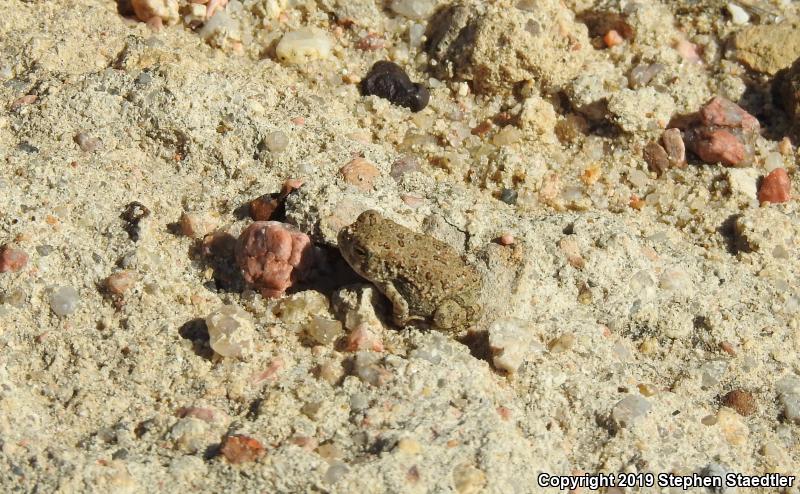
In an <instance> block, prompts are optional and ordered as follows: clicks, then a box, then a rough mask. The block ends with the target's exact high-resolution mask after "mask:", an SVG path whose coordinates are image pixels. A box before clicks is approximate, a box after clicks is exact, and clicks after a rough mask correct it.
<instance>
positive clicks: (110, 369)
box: [0, 0, 800, 493]
mask: <svg viewBox="0 0 800 494" xmlns="http://www.w3.org/2000/svg"><path fill="white" fill-rule="evenodd" d="M400 3H403V2H400ZM406 3H407V4H409V5H412V4H413V5H416V4H417V3H418V4H419V5H420V8H423V7H424V8H426V9H428V10H426V13H424V14H423V15H422V16H421V17H420V18H418V19H408V18H406V17H405V16H404V15H400V14H398V13H397V11H398V9H399V10H402V8H400V7H397V8H394V10H392V8H390V7H392V6H391V5H389V4H387V5H383V4H381V3H380V2H368V1H363V0H358V1H353V2H345V1H338V0H319V1H317V2H313V1H305V2H304V1H300V0H298V1H294V2H288V3H287V2H281V1H267V0H246V1H242V2H236V1H233V2H232V3H230V4H229V5H228V7H227V10H226V11H225V12H224V13H223V14H221V15H222V17H220V14H218V19H217V21H215V23H214V24H211V25H210V26H209V25H208V24H207V25H206V27H205V28H203V29H200V28H199V24H200V22H199V21H197V20H192V19H188V18H187V19H180V20H178V22H177V24H174V25H165V26H164V27H163V28H162V29H161V30H160V31H157V32H154V31H153V30H151V28H150V27H148V25H146V24H145V23H143V22H140V21H138V20H136V19H135V18H132V17H125V16H123V15H120V12H119V11H118V6H117V4H116V2H113V1H101V0H78V1H74V2H66V1H60V0H52V1H21V0H0V10H2V12H3V13H4V15H3V16H2V19H0V245H3V244H6V245H9V246H11V247H13V248H14V249H19V250H22V251H24V252H25V253H26V254H27V255H28V257H29V260H28V262H27V263H26V264H25V266H24V267H22V269H20V270H19V271H16V272H6V273H0V302H2V303H0V488H2V490H3V491H4V492H162V491H163V492H178V491H185V490H187V489H201V490H203V491H206V492H341V493H350V492H365V493H384V492H385V493H389V492H419V493H423V492H433V493H439V492H459V493H478V492H491V493H494V492H497V493H500V492H502V493H510V492H515V493H528V492H531V493H533V492H559V490H558V489H555V488H544V487H541V486H540V485H539V484H538V483H537V482H538V476H539V474H540V473H549V474H551V475H569V474H573V475H582V474H584V473H588V474H596V473H600V472H604V473H609V474H619V473H631V474H642V475H645V474H648V473H652V474H654V475H658V474H659V473H673V474H676V475H691V474H693V473H697V474H698V475H706V476H708V475H724V472H730V473H741V474H744V475H763V474H766V473H781V474H786V475H796V474H797V472H800V435H798V432H800V431H799V430H798V428H799V427H800V361H799V360H798V351H800V210H799V208H798V202H797V200H796V199H792V200H790V201H788V202H785V203H782V204H764V205H760V204H759V201H758V200H757V199H756V190H757V187H758V184H759V183H760V180H761V177H763V176H765V175H766V174H767V173H768V172H769V171H771V170H772V169H774V168H777V167H783V168H785V169H786V170H787V172H788V175H789V177H790V181H791V186H792V190H793V193H794V194H795V196H796V194H798V191H800V178H798V177H799V176H798V174H797V172H796V170H797V165H796V158H797V155H796V153H795V148H794V147H793V146H788V147H787V145H788V144H789V143H788V142H785V143H784V144H783V145H782V146H781V145H780V144H779V143H780V141H781V140H782V139H783V138H784V137H789V138H790V140H791V139H794V138H795V137H796V133H795V132H794V130H793V127H792V122H791V120H790V119H789V118H788V116H787V115H786V113H784V112H783V111H782V110H781V109H780V108H779V107H778V106H779V105H776V103H775V102H774V100H773V98H772V94H771V90H770V87H771V86H770V85H771V81H772V78H773V77H774V73H772V72H771V68H764V69H759V70H756V69H754V68H753V67H755V66H758V63H760V61H763V60H762V58H763V57H767V55H769V53H771V52H769V50H766V53H767V55H764V56H763V57H762V55H763V52H758V53H756V55H754V56H755V57H756V58H758V57H762V58H758V60H755V61H754V60H753V59H752V57H751V58H748V57H750V55H747V53H748V52H747V51H746V49H745V48H743V47H741V46H738V47H737V46H734V45H735V43H734V42H733V41H732V40H733V39H734V38H735V37H736V36H737V33H739V32H741V31H743V30H745V29H748V28H750V27H752V26H758V25H764V26H768V25H770V24H774V23H776V22H779V21H781V20H783V22H791V21H792V19H796V18H797V13H796V9H797V6H796V5H794V4H793V3H791V2H779V1H773V2H760V3H758V2H750V3H744V2H743V3H742V5H743V6H744V7H747V8H746V9H745V11H746V12H748V13H749V18H748V19H747V21H746V22H745V23H740V24H736V23H734V22H733V18H732V15H731V13H730V11H729V10H726V7H725V5H726V2H717V1H711V0H706V1H701V2H689V1H685V2H663V3H661V2H656V1H653V0H642V1H640V2H623V1H607V2H591V1H588V0H572V1H566V2H558V1H555V0H541V1H535V0H523V1H520V2H516V1H515V2H510V1H505V0H502V1H501V0H498V1H496V2H495V1H492V2H473V3H468V4H467V12H470V14H469V15H471V16H472V15H479V16H483V17H480V19H481V21H480V23H479V24H477V25H478V29H477V30H476V32H477V33H478V34H477V35H476V36H475V39H474V42H472V43H471V44H470V50H469V53H463V50H462V51H459V52H458V53H457V54H456V55H457V56H455V60H456V62H455V63H453V64H450V65H447V64H441V63H437V64H432V63H431V58H435V56H436V55H435V54H430V53H425V40H424V39H422V38H420V37H419V36H420V35H421V34H422V33H423V32H425V31H426V29H427V30H428V31H427V32H428V34H431V31H430V28H431V26H428V22H429V19H431V15H433V10H432V8H433V7H434V6H436V4H437V2H435V1H431V2H425V1H422V2H417V3H415V2H406ZM446 4H447V2H439V3H438V5H439V7H446ZM426 5H427V6H428V7H430V8H428V7H426ZM395 7H396V6H395ZM423 10H424V9H423ZM593 12H595V13H596V12H603V13H606V14H607V13H609V12H610V13H616V14H624V16H625V18H626V19H627V20H626V22H627V25H629V26H630V27H632V28H633V30H634V31H635V37H632V38H630V39H627V40H624V42H623V43H622V44H620V45H618V46H614V47H612V48H606V47H604V46H602V40H600V39H598V38H597V37H594V39H593V37H592V33H591V32H590V31H589V30H588V29H587V25H591V24H592V23H591V22H590V21H589V20H587V19H590V18H591V16H589V15H588V14H589V13H593ZM182 13H184V11H182ZM576 16H577V17H576ZM784 19H788V20H784ZM431 22H434V21H431ZM436 22H439V21H436ZM308 26H313V27H316V28H318V29H319V30H320V32H322V33H324V35H325V36H327V37H328V39H329V40H330V41H331V46H332V49H331V53H330V54H329V55H328V56H327V58H324V59H320V60H311V61H307V62H301V63H292V61H287V60H280V59H279V57H278V55H277V51H276V50H277V45H278V42H279V40H280V39H281V38H282V37H283V36H284V35H285V33H287V32H290V31H293V30H297V29H300V28H303V27H308ZM790 34H791V31H790ZM790 38H791V36H790ZM792 39H793V38H792ZM792 39H787V38H782V39H780V40H778V43H780V44H782V45H784V44H785V46H784V48H782V49H779V50H777V52H778V53H779V55H780V56H778V60H777V61H776V60H772V59H770V60H768V61H764V66H765V67H773V66H779V67H785V66H786V62H785V61H784V60H783V59H781V58H780V57H781V56H784V55H783V54H785V53H788V52H789V51H790V50H791V49H794V48H792V46H794V45H792ZM376 40H377V41H376ZM746 41H747V40H746V39H745V40H744V41H742V43H745V42H746ZM598 42H600V44H599V45H598ZM689 44H692V45H691V46H689ZM759 46H762V45H759ZM798 46H800V44H798ZM462 48H463V47H462ZM759 49H760V48H759ZM692 54H694V55H697V56H699V59H697V60H695V59H692ZM698 54H699V55H698ZM451 55H452V54H451ZM786 56H788V55H786ZM798 56H800V53H797V54H796V55H795V56H794V58H797V57H798ZM459 57H460V58H459ZM382 59H392V60H395V61H397V62H398V63H399V64H400V65H402V66H403V67H404V68H406V70H407V71H408V73H409V75H410V76H411V78H412V80H414V81H420V82H422V83H423V84H425V85H426V86H427V87H428V88H429V90H430V93H431V102H430V104H429V105H428V107H427V108H426V109H425V110H424V111H422V112H419V113H411V112H410V111H408V110H407V109H405V108H401V107H397V106H393V105H391V104H390V103H389V102H388V101H386V100H381V99H379V98H376V97H374V96H371V97H364V96H361V95H360V94H359V91H358V86H357V82H358V80H359V79H360V78H361V77H363V76H364V74H366V73H367V71H368V70H369V67H370V66H371V65H372V63H373V62H375V61H377V60H382ZM789 63H791V60H789ZM642 64H645V65H644V66H645V67H646V66H647V64H659V66H660V68H659V70H658V71H657V73H656V74H655V75H654V76H653V77H652V79H651V80H648V81H646V82H645V83H644V84H643V85H639V83H634V82H631V79H630V73H631V71H632V70H633V69H634V68H635V67H638V66H640V65H642ZM770 64H772V65H770ZM758 67H760V66H758ZM714 95H721V96H724V97H727V98H728V99H731V100H732V101H736V102H739V103H740V104H741V105H742V106H743V107H744V108H745V109H747V110H748V111H749V112H750V113H752V114H753V115H755V116H756V117H757V118H758V119H759V121H760V123H761V127H762V130H761V135H760V136H759V137H758V139H757V140H756V141H755V142H754V143H753V145H752V159H751V161H750V162H748V163H746V164H745V166H743V167H739V168H726V167H723V166H721V165H718V164H704V163H702V162H700V161H699V160H698V159H697V157H695V156H693V155H690V159H689V166H688V167H686V168H682V169H681V168H673V169H670V170H668V171H667V172H666V173H664V174H663V175H662V176H660V177H659V176H657V175H656V174H655V173H653V172H651V171H649V170H648V165H647V163H645V161H644V160H643V158H642V149H643V148H644V146H645V145H646V144H647V143H648V142H650V141H652V140H654V139H656V140H657V139H658V137H659V136H660V134H661V132H662V131H663V129H664V128H665V127H666V126H667V125H668V122H669V120H670V119H671V118H672V117H674V116H676V115H680V114H686V113H690V112H694V111H697V110H698V109H699V108H700V107H701V106H702V105H703V104H704V103H705V102H707V101H708V100H709V99H710V98H711V97H712V96H714ZM81 133H82V134H83V136H82V138H81V139H77V138H76V136H78V134H81ZM87 138H88V139H98V140H99V141H89V144H90V145H86V141H85V139H87ZM78 141H81V142H83V143H84V145H83V146H81V145H79V142H78ZM795 142H796V141H795ZM91 143H94V144H95V145H94V146H92V145H91ZM82 148H83V149H82ZM355 158H364V159H365V160H366V161H367V162H368V165H369V167H371V173H372V174H373V175H374V176H370V178H369V180H368V183H367V184H363V183H357V182H355V185H354V182H353V180H349V179H348V177H347V176H346V174H343V173H342V172H341V171H340V169H341V168H342V167H343V166H344V165H346V164H348V163H351V162H352V161H353V160H354V159H355ZM403 171H405V173H401V172H403ZM287 179H302V180H303V181H304V185H303V186H302V187H301V188H300V189H299V190H297V191H296V192H294V193H293V194H292V195H290V197H289V198H288V199H287V201H286V221H288V222H290V223H292V224H294V225H297V226H298V227H299V228H300V229H301V230H302V231H304V232H305V233H307V234H309V235H311V237H312V239H313V240H314V242H315V244H316V246H317V249H318V255H319V260H318V265H317V267H316V276H315V277H314V278H313V280H312V281H311V282H309V283H307V284H306V285H304V286H301V287H299V289H296V290H294V292H295V293H292V294H290V295H288V296H287V297H284V298H282V299H277V300H265V299H264V298H262V297H261V295H260V294H259V293H257V292H255V291H253V290H251V289H249V288H248V287H246V286H245V285H244V284H243V282H242V280H241V277H240V276H239V274H238V273H237V271H236V268H235V265H234V263H233V259H232V257H231V255H230V252H229V251H226V250H225V249H224V248H221V249H219V251H215V252H212V253H211V254H209V253H208V250H209V249H208V248H206V249H204V248H203V240H202V234H198V235H196V236H197V237H199V238H192V236H190V235H184V234H182V233H181V230H180V227H179V225H178V223H179V221H180V218H181V215H182V214H184V213H192V214H197V215H199V216H204V217H207V218H209V221H210V222H211V223H213V224H215V225H216V229H217V231H218V232H223V233H228V234H230V235H234V236H236V235H238V234H239V232H241V231H242V229H244V228H245V227H246V226H247V225H248V224H250V223H251V222H252V220H251V219H250V218H249V217H248V216H247V209H246V205H247V203H248V202H249V201H251V200H252V199H254V198H256V197H259V196H261V195H262V194H266V193H274V192H277V191H279V190H280V188H281V185H282V184H283V183H284V181H285V180H287ZM134 201H136V202H138V203H141V204H142V205H144V206H145V207H146V208H147V209H148V210H149V215H147V216H146V217H145V218H144V219H142V220H141V222H140V223H139V225H138V229H137V230H136V232H134V233H135V234H131V225H130V224H129V223H127V222H126V220H124V219H123V218H122V215H123V213H124V211H125V209H126V206H127V205H129V204H130V203H132V202H134ZM369 208H372V209H377V210H379V211H381V212H382V214H384V215H385V216H387V217H389V218H392V219H394V220H395V221H396V222H398V223H400V224H403V225H405V226H408V227H409V228H412V229H414V230H417V231H420V232H424V233H427V234H429V235H432V236H434V237H436V238H439V239H441V240H443V241H445V242H448V243H450V244H451V245H452V246H453V247H454V248H456V249H457V250H458V251H459V252H460V253H463V254H464V255H465V258H466V259H467V260H468V261H469V262H470V263H471V264H472V265H474V266H475V267H476V269H477V270H478V271H479V272H480V273H481V276H482V279H483V288H482V295H481V297H482V301H483V306H484V308H485V310H484V316H483V318H482V319H481V320H480V321H479V322H478V323H477V324H476V326H475V327H474V328H473V329H474V331H473V332H472V333H470V334H467V335H463V334H462V335H459V337H457V338H454V337H451V335H448V334H444V333H440V332H437V331H428V330H423V329H420V328H416V327H406V328H397V327H395V326H394V325H393V324H392V323H391V318H390V317H389V312H390V311H389V306H388V303H387V302H386V300H385V299H384V298H383V296H382V295H381V294H380V293H379V292H377V291H376V290H375V288H374V287H372V286H371V285H370V284H369V283H367V282H366V281H365V280H360V279H359V278H358V277H357V276H355V274H354V273H352V272H349V271H348V269H347V267H346V265H344V264H343V261H342V260H341V259H340V258H339V257H338V254H337V253H338V251H337V248H336V247H337V244H336V242H337V240H336V233H337V232H338V230H339V229H340V228H342V227H343V226H346V225H348V224H350V223H351V222H353V221H354V220H355V218H356V217H357V216H358V214H359V213H360V212H361V211H363V210H365V209H369ZM201 233H204V232H201ZM504 234H510V235H512V236H513V243H512V244H511V245H502V243H503V242H498V241H497V239H498V237H500V236H502V235H504ZM218 235H222V233H218ZM209 238H210V237H209ZM209 238H207V239H206V245H208V243H209ZM505 243H508V242H505ZM211 250H213V249H211ZM226 252H227V255H226ZM122 271H124V272H125V273H126V274H125V276H128V277H129V280H130V281H131V286H130V287H129V288H128V289H127V291H125V293H124V294H121V295H114V294H112V293H110V292H109V290H108V286H107V281H106V280H107V279H108V277H109V276H110V275H112V274H114V273H119V272H122ZM64 287H71V288H73V289H74V290H75V291H76V292H77V299H76V300H77V304H76V305H75V306H74V307H67V308H66V310H62V309H63V306H62V307H59V306H58V304H56V307H54V304H53V301H54V300H55V301H56V302H58V300H59V297H58V295H59V294H61V295H63V294H64V293H68V292H69V290H67V291H66V292H65V291H63V288H64ZM67 298H68V300H67V305H69V302H70V301H74V300H73V298H74V297H69V296H68V297H67ZM62 301H63V300H62ZM223 305H234V306H238V307H240V308H242V309H243V310H245V311H246V312H247V313H248V314H249V317H250V318H251V319H252V321H253V328H254V330H255V333H254V336H253V338H252V344H253V345H254V351H253V352H252V354H250V355H247V356H245V357H243V358H231V357H227V358H226V357H222V356H220V355H217V354H215V352H214V351H213V350H212V349H211V348H210V346H209V336H208V329H207V325H206V324H205V322H204V319H205V318H206V317H207V316H208V315H209V314H211V313H212V312H214V311H216V310H217V309H219V308H220V307H221V306H223ZM320 320H324V321H329V322H330V321H338V323H336V322H334V323H331V324H333V327H335V328H337V330H338V331H340V332H339V333H336V334H335V336H336V338H333V340H334V341H326V340H324V338H322V339H320V338H315V337H313V334H314V332H313V327H315V326H314V324H316V323H318V321H320ZM315 321H316V322H315ZM354 321H357V322H358V323H363V324H366V325H367V326H368V328H369V331H370V332H371V334H372V335H373V336H374V337H375V338H377V339H378V340H380V341H381V342H382V345H379V347H380V348H379V347H378V346H376V347H374V348H371V349H363V348H362V349H359V351H351V350H348V348H347V347H348V344H347V340H348V334H352V332H353V331H354V330H355V327H356V326H358V324H357V323H356V322H354ZM374 350H380V351H374ZM731 392H734V393H733V394H730V393H731ZM237 435H244V436H247V437H248V438H250V439H249V440H243V442H244V443H245V444H246V445H249V447H245V450H246V451H245V452H249V453H253V457H248V456H247V455H246V454H244V455H243V454H241V453H240V454H238V455H237V454H235V453H230V450H229V452H228V453H227V454H226V453H225V448H222V447H221V445H222V444H224V443H225V441H230V440H231V438H236V437H238V436H237ZM255 444H258V445H260V446H259V447H256V446H254V445H255ZM259 448H263V451H261V450H260V449H259ZM237 459H241V460H242V461H241V463H236V460H237ZM642 478H644V477H642ZM796 485H797V482H796V481H795V487H794V488H789V489H785V492H800V490H798V488H797V487H796ZM634 491H635V492H638V491H642V492H686V491H685V490H683V489H681V488H679V487H673V488H665V487H664V488H662V487H658V486H653V487H643V488H634V489H624V488H620V487H614V488H608V489H606V490H605V492H608V493H619V492H634ZM734 491H735V490H734V489H732V488H722V489H719V490H716V491H713V490H706V489H704V488H697V489H693V490H690V492H698V493H700V492H734ZM561 492H564V491H561ZM580 492H588V490H587V489H585V488H584V489H583V490H582V491H580ZM739 492H780V489H777V488H763V489H749V488H740V489H739Z"/></svg>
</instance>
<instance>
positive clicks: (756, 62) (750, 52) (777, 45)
mask: <svg viewBox="0 0 800 494" xmlns="http://www.w3.org/2000/svg"><path fill="white" fill-rule="evenodd" d="M733 44H734V47H735V48H736V58H737V59H738V60H739V61H740V62H742V63H744V64H746V65H747V66H749V67H750V68H751V69H753V70H755V71H757V72H763V73H765V74H769V75H775V74H776V73H777V72H778V71H779V70H781V69H785V68H787V67H789V66H790V65H792V63H793V62H794V61H795V60H797V58H800V24H797V23H790V22H782V23H780V24H778V25H766V24H765V25H759V26H752V27H749V28H746V29H743V30H741V31H739V32H738V33H737V34H736V36H735V37H734V38H733Z"/></svg>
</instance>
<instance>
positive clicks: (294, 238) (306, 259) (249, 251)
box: [236, 221, 313, 298]
mask: <svg viewBox="0 0 800 494" xmlns="http://www.w3.org/2000/svg"><path fill="white" fill-rule="evenodd" d="M312 253H313V250H312V248H311V239H310V238H309V237H308V235H306V234H305V233H303V232H301V231H300V230H298V229H296V228H295V227H293V226H292V225H288V224H286V223H280V222H278V221H256V222H255V223H253V224H252V225H250V226H248V227H247V228H246V229H245V230H244V231H243V232H242V234H241V235H240V236H239V240H238V242H237V245H236V263H237V264H238V265H239V268H241V270H242V275H243V276H244V279H245V281H246V282H247V283H248V284H250V285H251V286H253V287H254V288H256V289H258V290H260V291H261V295H263V296H264V297H266V298H277V297H281V296H283V294H284V293H285V292H286V289H288V288H289V287H290V286H292V285H293V284H294V283H295V282H297V281H300V280H301V279H302V278H303V277H304V276H305V275H306V274H307V272H308V270H309V268H310V267H311V264H312V263H313V259H312V255H313V254H312Z"/></svg>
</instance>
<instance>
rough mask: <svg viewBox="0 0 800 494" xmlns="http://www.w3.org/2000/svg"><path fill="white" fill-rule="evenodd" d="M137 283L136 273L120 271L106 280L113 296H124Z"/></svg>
mask: <svg viewBox="0 0 800 494" xmlns="http://www.w3.org/2000/svg"><path fill="white" fill-rule="evenodd" d="M135 283H136V273H134V272H133V271H128V270H123V271H118V272H116V273H114V274H112V275H111V276H109V277H108V278H106V288H107V289H108V291H109V292H110V293H111V294H113V295H118V296H122V295H125V292H127V291H128V290H130V289H131V288H132V287H133V285H134V284H135Z"/></svg>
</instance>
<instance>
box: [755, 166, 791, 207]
mask: <svg viewBox="0 0 800 494" xmlns="http://www.w3.org/2000/svg"><path fill="white" fill-rule="evenodd" d="M791 186H792V184H791V182H790V181H789V174H788V173H786V170H785V169H784V168H776V169H775V170H773V171H772V172H770V173H769V174H768V175H767V176H766V177H764V180H762V181H761V187H759V188H758V200H759V202H762V203H765V202H769V203H771V204H777V203H781V202H786V201H788V200H789V199H791V198H792V194H791Z"/></svg>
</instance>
